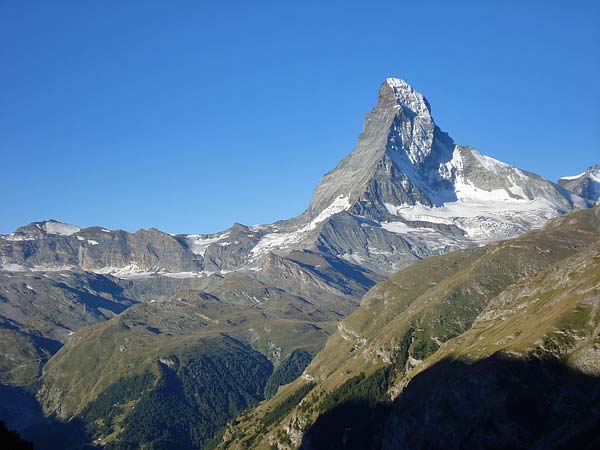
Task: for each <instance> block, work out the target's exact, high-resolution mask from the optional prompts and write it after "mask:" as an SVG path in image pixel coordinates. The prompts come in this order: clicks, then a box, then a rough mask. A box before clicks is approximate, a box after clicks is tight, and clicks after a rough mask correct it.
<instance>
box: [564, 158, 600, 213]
mask: <svg viewBox="0 0 600 450" xmlns="http://www.w3.org/2000/svg"><path fill="white" fill-rule="evenodd" d="M558 184H559V186H561V187H563V188H565V189H567V190H569V191H571V192H573V193H575V194H577V195H579V196H580V197H583V198H585V199H587V200H590V201H591V202H593V203H599V202H600V165H598V164H596V165H594V166H590V167H588V168H587V169H586V170H585V172H582V173H580V174H579V175H574V176H568V177H562V178H561V179H560V180H558Z"/></svg>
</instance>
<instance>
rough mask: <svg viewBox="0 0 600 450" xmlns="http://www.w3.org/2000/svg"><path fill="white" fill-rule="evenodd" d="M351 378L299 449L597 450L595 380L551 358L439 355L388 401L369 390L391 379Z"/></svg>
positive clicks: (599, 417) (599, 380)
mask: <svg viewBox="0 0 600 450" xmlns="http://www.w3.org/2000/svg"><path fill="white" fill-rule="evenodd" d="M388 370H389V369H388ZM356 378H360V377H355V379H351V380H349V381H348V382H346V383H345V385H342V386H341V387H340V388H338V390H336V391H334V392H332V393H331V394H330V396H329V398H328V399H326V400H325V402H324V405H327V406H328V407H329V408H327V407H326V408H324V410H326V411H327V412H325V413H323V414H322V415H321V416H320V417H319V418H318V419H317V421H316V422H315V424H314V425H313V426H312V427H311V428H310V429H309V430H307V432H306V433H305V435H304V439H303V441H302V444H301V446H300V448H302V449H316V450H320V449H331V448H337V449H352V450H354V449H361V450H364V449H382V450H383V449H414V450H419V449H422V450H425V449H427V450H437V449H439V450H442V449H443V450H449V449H456V450H462V449H465V450H466V449H540V450H541V449H544V450H545V449H552V450H566V449H569V450H571V449H580V450H593V449H597V448H600V377H597V376H590V375H586V374H583V373H581V372H578V371H576V370H574V369H572V368H571V367H569V366H567V365H565V364H563V363H562V362H559V361H556V360H541V359H528V360H517V359H514V358H508V357H506V356H503V355H500V354H496V355H493V356H491V357H489V358H487V359H485V360H481V361H478V362H474V363H468V362H465V361H461V360H451V359H445V360H442V361H440V362H439V363H437V364H435V365H434V366H432V367H430V368H428V369H426V370H424V371H423V372H421V373H420V374H418V375H417V376H416V377H415V378H413V379H412V380H411V382H410V383H409V384H408V386H406V388H405V389H404V391H403V392H402V394H401V395H400V396H399V397H398V398H397V399H396V400H395V401H394V402H389V401H386V400H385V395H381V393H382V389H377V388H376V389H372V387H373V386H376V385H377V384H380V385H381V386H384V385H385V383H386V382H387V383H389V381H390V378H391V377H389V376H388V377H387V378H386V377H382V376H381V375H379V377H378V378H379V380H380V381H379V382H374V381H373V380H371V381H368V380H369V379H370V378H372V376H370V377H364V376H363V377H362V379H361V380H356ZM353 380H354V381H353ZM361 385H362V388H361ZM368 386H371V392H370V394H368V395H365V393H366V392H367V391H368V389H365V387H368ZM340 390H341V391H342V392H341V391H340ZM369 395H370V396H369Z"/></svg>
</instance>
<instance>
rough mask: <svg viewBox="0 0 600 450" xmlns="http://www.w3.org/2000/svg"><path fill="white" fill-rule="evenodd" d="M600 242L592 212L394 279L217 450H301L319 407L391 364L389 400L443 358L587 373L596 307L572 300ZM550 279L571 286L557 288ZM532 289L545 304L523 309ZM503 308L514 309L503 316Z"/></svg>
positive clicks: (588, 276) (591, 283) (598, 218)
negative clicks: (557, 363)
mask: <svg viewBox="0 0 600 450" xmlns="http://www.w3.org/2000/svg"><path fill="white" fill-rule="evenodd" d="M599 238H600V208H595V209H593V210H586V211H579V212H575V213H573V214H571V215H569V216H566V217H561V218H557V219H555V220H553V221H551V222H549V223H548V224H547V225H546V226H545V227H544V228H543V229H542V230H539V231H536V232H533V233H530V234H528V235H525V236H522V237H520V238H517V239H513V240H510V241H504V242H499V243H495V244H491V245H488V246H486V247H482V248H478V249H469V250H464V251H458V252H454V253H451V254H448V255H444V256H440V257H433V258H428V259H426V260H424V261H421V262H419V263H417V264H415V265H413V266H411V267H409V268H408V269H405V270H403V271H401V272H399V273H397V274H396V275H394V276H392V277H391V278H390V279H389V280H388V281H385V282H383V283H380V284H378V285H377V286H375V287H374V288H373V289H371V291H369V292H368V293H367V294H366V295H365V297H364V299H363V302H362V304H361V307H360V308H359V309H358V310H357V311H356V312H355V313H353V314H351V315H350V316H349V317H347V318H346V319H345V320H344V321H342V323H341V324H340V326H339V327H338V332H337V333H335V334H334V335H333V336H332V337H331V338H330V340H329V341H328V343H327V345H326V347H325V348H324V349H323V350H322V351H321V352H320V353H319V354H318V355H317V356H316V357H315V359H314V360H313V362H312V363H311V365H310V366H309V367H308V368H307V370H306V371H305V374H304V376H303V377H302V378H300V379H298V380H296V381H295V382H294V383H291V384H290V385H288V386H286V387H284V388H283V389H280V391H279V393H278V395H277V396H275V397H274V398H273V399H272V400H270V401H267V402H264V403H262V404H261V405H260V406H259V407H258V408H256V409H255V410H253V411H250V412H249V413H248V414H246V415H245V416H244V417H243V418H242V419H241V420H239V421H238V423H236V424H235V426H232V427H230V428H229V429H228V432H227V434H226V440H225V442H224V443H223V444H222V448H246V447H248V446H250V447H256V448H268V447H270V446H271V445H273V444H277V445H279V446H283V447H287V446H294V445H298V444H299V442H300V439H301V438H302V432H303V430H306V429H307V428H308V427H309V426H310V425H311V424H312V423H313V422H314V421H315V420H316V418H317V417H319V416H320V415H321V414H323V413H324V412H325V411H324V408H323V406H324V405H330V404H331V401H330V399H331V396H332V395H334V394H336V392H337V393H339V392H340V389H341V388H340V386H343V385H344V383H348V381H349V380H352V379H355V378H354V377H357V376H360V375H361V374H367V375H369V374H372V373H375V371H376V370H377V369H378V368H379V367H382V366H386V365H389V364H391V363H393V364H394V367H395V369H394V371H393V373H392V375H391V376H390V380H389V391H390V392H389V393H390V394H391V395H397V394H398V393H399V392H400V391H401V390H402V389H403V388H404V386H406V383H407V382H408V381H409V380H410V379H411V378H412V376H413V375H414V374H415V373H418V372H419V371H420V370H422V369H423V368H425V367H428V366H430V365H432V364H433V363H435V362H436V361H439V360H440V359H441V358H442V357H444V356H449V355H455V356H465V357H467V356H468V357H470V358H483V357H485V356H488V355H490V354H491V353H493V352H494V351H497V350H500V349H505V350H508V351H513V352H537V353H538V354H540V353H541V354H552V355H555V356H559V357H564V358H566V359H567V360H569V361H570V362H571V364H574V365H578V367H585V365H586V364H588V365H589V364H590V363H589V351H590V345H592V344H593V342H594V341H595V340H597V337H594V336H597V328H596V327H597V325H598V322H599V317H598V311H597V296H596V297H593V296H592V297H591V298H592V299H593V298H595V299H596V300H595V303H594V300H590V299H589V298H588V297H585V296H582V295H580V294H578V292H579V291H577V289H578V288H577V286H578V285H576V284H575V283H574V281H576V280H580V281H581V282H582V283H583V284H582V286H580V288H581V289H584V290H585V289H587V290H588V291H590V289H591V290H593V289H594V288H596V287H597V285H598V279H597V277H598V270H597V265H594V264H596V262H597V260H596V259H595V258H597V256H594V254H593V252H594V251H595V250H594V249H597V245H596V244H595V242H596V241H597V240H598V239H599ZM586 252H592V253H586ZM576 254H577V255H576ZM573 255H576V256H573ZM571 256H573V259H569V257H571ZM589 261H592V262H594V264H591V263H590V262H589ZM578 264H579V266H578ZM566 267H569V269H566ZM571 267H572V268H573V269H572V270H571ZM577 267H578V268H577ZM553 271H554V272H553ZM565 271H566V272H568V274H567V275H564V273H565ZM536 274H537V275H536ZM557 274H558V275H557ZM553 276H554V277H555V278H556V277H559V278H560V277H561V276H562V277H564V276H567V279H566V281H565V280H564V279H563V281H564V283H563V284H562V287H557V286H558V285H557V283H556V280H554V279H553V278H552V277H553ZM594 277H596V278H594ZM519 289H520V290H519ZM536 289H537V290H539V291H540V292H543V294H540V295H539V298H538V297H535V298H534V300H535V301H532V299H531V298H529V299H528V298H527V297H526V293H527V292H533V291H535V290H536ZM561 289H562V290H561ZM573 289H574V290H573ZM528 295H529V294H528ZM594 295H596V294H594ZM586 298H587V300H586ZM506 299H512V300H509V301H508V303H507V304H508V306H506V305H505V304H504V303H503V302H505V301H507V300H506ZM511 302H516V304H513V303H511ZM519 302H524V304H526V307H522V306H519ZM586 302H587V303H586ZM498 305H500V306H498ZM502 308H504V309H507V310H509V311H511V310H514V311H517V312H518V314H514V317H512V319H511V320H509V321H507V320H503V319H499V318H497V317H496V319H494V320H492V319H491V318H493V317H495V316H494V314H495V313H494V312H496V313H497V310H498V309H500V310H502V311H504V309H502ZM478 317H479V319H478ZM476 319H477V320H476ZM533 323H535V326H534V325H533ZM565 330H575V331H574V332H573V333H570V332H569V333H565ZM594 330H595V331H594ZM594 333H596V335H594ZM565 336H567V337H565ZM578 355H579V356H578ZM586 358H587V360H586ZM592 365H593V364H592ZM309 382H316V383H317V385H316V387H315V388H314V389H312V390H311V391H310V393H308V394H307V395H306V398H305V400H304V401H302V402H300V403H299V405H298V406H297V407H295V408H291V409H290V411H289V413H286V414H285V415H283V416H282V417H281V418H280V419H279V420H278V421H276V422H275V423H273V424H269V426H265V425H264V421H263V420H262V418H263V417H264V416H265V415H268V414H269V413H270V412H272V411H273V410H274V409H277V408H278V405H281V404H284V403H285V402H286V401H287V400H286V399H287V398H289V397H290V396H293V395H294V393H295V392H300V391H301V390H303V389H304V387H303V386H305V385H306V384H307V383H309ZM282 430H285V432H283V433H282Z"/></svg>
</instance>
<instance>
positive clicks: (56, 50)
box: [0, 0, 600, 233]
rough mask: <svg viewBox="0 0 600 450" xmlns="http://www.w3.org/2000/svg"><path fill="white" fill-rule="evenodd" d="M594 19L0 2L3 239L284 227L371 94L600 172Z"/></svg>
mask: <svg viewBox="0 0 600 450" xmlns="http://www.w3.org/2000/svg"><path fill="white" fill-rule="evenodd" d="M598 23H600V6H598V2H595V1H571V2H568V3H566V2H564V1H552V0H550V1H548V0H546V1H502V2H500V1H493V2H481V1H472V2H464V1H462V2H461V1H457V2H435V1H428V2H414V1H410V2H404V1H396V2H391V1H386V2H379V1H369V2H353V1H343V2H342V1H339V2H338V1H335V2H334V1H329V2H327V1H315V2H313V1H304V2H282V1H272V2H263V1H254V2H248V1H239V2H236V1H229V2H203V1H193V2H192V1H189V2H184V1H174V2H166V1H161V2H159V1H145V2H142V1H133V0H132V1H126V2H122V1H116V0H115V1H87V2H83V1H75V0H74V1H70V2H66V1H52V2H44V1H37V2H35V1H30V2H20V1H8V0H5V1H1V0H0V105H1V107H0V158H1V159H0V161H2V164H1V167H2V171H1V173H2V178H1V182H2V193H3V197H4V201H3V202H2V208H1V209H0V233H8V232H10V231H12V230H14V229H15V228H16V227H18V226H20V225H23V224H27V223H29V222H31V221H35V220H43V219H48V218H54V219H57V220H62V221H65V222H69V223H74V224H77V225H80V226H90V225H102V226H105V227H109V228H114V229H116V228H121V229H126V230H130V231H135V230H137V229H139V228H149V227H156V228H159V229H161V230H164V231H167V232H172V233H183V232H190V233H191V232H214V231H218V230H221V229H224V228H227V227H228V226H230V225H231V224H232V223H233V222H241V223H245V224H249V225H250V224H255V223H267V222H272V221H274V220H277V219H281V218H286V217H290V216H293V215H295V214H298V213H300V212H302V211H303V209H304V208H305V207H306V206H307V204H308V202H309V200H310V196H311V193H312V190H313V189H314V187H315V186H316V184H317V182H318V181H319V179H320V178H321V176H322V175H323V174H324V173H325V172H327V171H328V170H330V169H331V168H332V167H333V166H334V165H335V164H336V163H337V162H338V161H339V160H340V159H341V158H342V157H343V156H345V155H346V154H347V153H349V152H350V151H351V150H352V148H353V146H354V144H355V142H356V138H357V136H358V134H359V132H360V130H361V127H362V121H363V118H364V115H365V114H366V113H367V112H368V111H369V110H370V109H371V108H372V107H373V106H374V103H375V101H376V95H377V89H378V87H379V85H380V84H381V82H382V81H383V80H384V79H385V78H386V77H388V76H397V77H401V78H404V79H406V80H407V81H408V82H409V83H411V84H412V85H413V86H414V87H415V88H417V89H418V90H420V91H421V92H423V93H424V95H425V96H426V97H427V98H428V100H429V101H430V103H431V104H432V110H433V115H434V118H435V120H436V122H437V123H438V125H440V127H441V128H442V129H444V130H446V131H448V132H449V133H450V134H451V136H452V137H453V138H454V139H455V141H457V142H458V143H461V144H468V145H472V146H474V147H476V148H478V149H479V150H480V151H482V152H484V153H486V154H488V155H490V156H493V157H495V158H498V159H501V160H503V161H505V162H508V163H511V164H514V165H517V166H519V167H522V168H524V169H527V170H531V171H534V172H537V173H539V174H541V175H544V176H546V177H548V178H550V179H552V180H556V179H557V178H558V177H559V176H561V175H569V174H575V173H579V172H581V171H582V170H583V169H585V168H586V167H587V166H589V165H591V164H593V163H598V162H600V144H599V142H600V125H599V124H600V89H599V88H598V81H599V80H600V54H599V52H600V51H599V45H598V44H599V43H600V29H599V28H600V27H598Z"/></svg>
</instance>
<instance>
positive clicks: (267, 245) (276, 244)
mask: <svg viewBox="0 0 600 450" xmlns="http://www.w3.org/2000/svg"><path fill="white" fill-rule="evenodd" d="M351 206H352V204H351V203H350V200H349V198H348V197H346V196H339V197H338V198H336V199H335V200H334V201H333V203H331V205H329V206H328V207H327V208H325V209H324V210H323V211H321V212H320V213H319V214H318V215H317V216H316V217H315V218H314V219H312V220H311V221H310V222H309V223H307V224H306V225H304V226H302V227H300V228H298V229H297V230H295V231H291V232H284V233H280V232H277V231H275V232H273V233H268V234H266V235H265V236H263V237H262V239H261V240H260V241H259V242H258V244H256V246H255V247H254V248H253V249H252V255H253V256H254V257H257V256H262V255H265V254H267V253H269V252H272V251H277V250H287V249H290V248H292V247H293V246H295V245H297V244H299V243H300V242H302V241H303V240H304V239H305V238H306V237H307V236H308V234H309V233H310V232H311V231H312V230H314V229H316V228H317V226H318V225H319V224H320V223H322V222H324V221H325V220H327V219H328V218H329V217H331V216H333V215H334V214H337V213H339V212H342V211H345V210H347V209H349V208H350V207H351Z"/></svg>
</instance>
